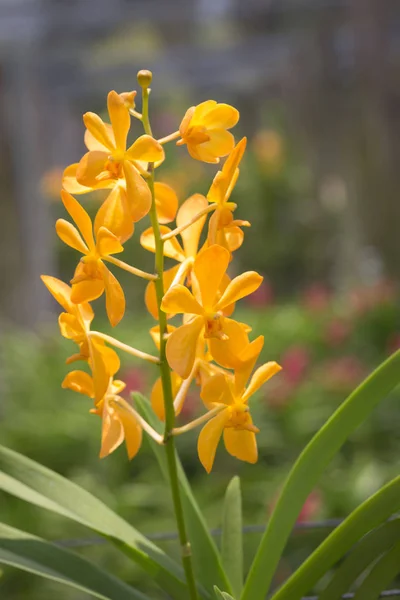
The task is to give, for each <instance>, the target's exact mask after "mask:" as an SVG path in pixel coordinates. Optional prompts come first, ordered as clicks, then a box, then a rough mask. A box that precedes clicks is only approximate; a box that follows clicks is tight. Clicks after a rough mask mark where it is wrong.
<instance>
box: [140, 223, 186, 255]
mask: <svg viewBox="0 0 400 600" xmlns="http://www.w3.org/2000/svg"><path fill="white" fill-rule="evenodd" d="M170 232H171V229H170V228H169V227H167V226H166V225H160V234H161V235H166V234H168V233H170ZM140 243H141V245H142V246H143V248H145V249H146V250H148V251H149V252H155V251H156V241H155V238H154V231H153V228H152V227H149V228H148V229H146V230H145V231H143V233H142V235H141V236H140ZM164 256H167V257H168V258H173V259H174V260H177V261H179V262H183V261H184V260H185V253H184V251H183V248H182V246H181V245H180V243H179V242H178V240H177V239H176V237H172V238H170V239H169V240H167V241H166V242H164Z"/></svg>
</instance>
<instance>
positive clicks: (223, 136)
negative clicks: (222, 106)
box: [197, 129, 235, 162]
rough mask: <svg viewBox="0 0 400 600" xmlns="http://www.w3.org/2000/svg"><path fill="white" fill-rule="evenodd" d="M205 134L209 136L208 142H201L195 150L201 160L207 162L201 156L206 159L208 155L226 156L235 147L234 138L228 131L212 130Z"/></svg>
mask: <svg viewBox="0 0 400 600" xmlns="http://www.w3.org/2000/svg"><path fill="white" fill-rule="evenodd" d="M207 133H208V134H209V136H210V139H209V141H208V142H203V143H202V144H200V145H199V146H198V148H197V151H198V153H199V155H200V157H202V160H204V161H205V162H208V161H207V160H206V159H205V158H203V156H204V157H207V156H208V155H209V154H211V155H212V156H215V157H221V156H226V155H227V154H229V152H231V150H232V149H233V147H234V145H235V138H234V137H233V135H232V134H231V133H230V131H226V130H225V129H213V130H208V131H207Z"/></svg>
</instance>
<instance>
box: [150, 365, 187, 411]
mask: <svg viewBox="0 0 400 600" xmlns="http://www.w3.org/2000/svg"><path fill="white" fill-rule="evenodd" d="M182 382H183V379H182V377H180V376H179V375H178V373H174V371H171V385H172V395H173V397H174V398H175V396H176V394H177V393H178V391H179V388H180V387H181V385H182ZM150 401H151V406H152V408H153V410H154V412H155V413H156V415H157V417H158V418H159V419H160V420H161V421H165V406H164V392H163V386H162V380H161V377H159V378H158V379H157V381H156V382H155V384H154V385H153V388H152V390H151V396H150ZM182 406H183V404H181V406H180V407H179V411H177V412H176V414H177V415H179V413H180V411H181V410H182Z"/></svg>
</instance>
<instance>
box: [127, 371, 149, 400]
mask: <svg viewBox="0 0 400 600" xmlns="http://www.w3.org/2000/svg"><path fill="white" fill-rule="evenodd" d="M121 379H122V381H123V382H124V383H126V388H125V390H124V395H129V394H131V392H140V393H143V392H145V391H146V389H147V378H146V375H145V373H144V371H143V370H142V369H139V368H138V367H131V368H130V369H127V370H126V371H124V372H123V373H122V374H121Z"/></svg>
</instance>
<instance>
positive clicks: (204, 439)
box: [197, 410, 229, 473]
mask: <svg viewBox="0 0 400 600" xmlns="http://www.w3.org/2000/svg"><path fill="white" fill-rule="evenodd" d="M228 418H229V414H228V411H227V410H223V411H222V412H220V413H219V414H217V415H216V416H215V417H213V418H212V419H210V420H209V421H208V423H206V424H205V425H204V427H203V429H202V430H201V431H200V435H199V439H198V442H197V452H198V454H199V459H200V462H201V464H202V465H203V467H204V468H205V470H206V471H207V473H210V471H211V469H212V467H213V464H214V459H215V453H216V451H217V447H218V443H219V440H220V439H221V435H222V432H223V430H224V427H225V425H226V422H227V420H228Z"/></svg>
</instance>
